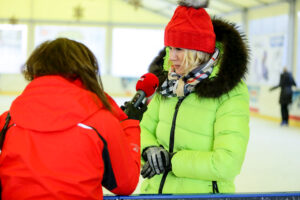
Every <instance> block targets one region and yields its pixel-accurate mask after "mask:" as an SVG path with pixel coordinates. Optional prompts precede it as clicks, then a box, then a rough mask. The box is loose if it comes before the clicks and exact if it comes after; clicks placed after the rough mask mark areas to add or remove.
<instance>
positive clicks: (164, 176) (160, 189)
mask: <svg viewBox="0 0 300 200" xmlns="http://www.w3.org/2000/svg"><path fill="white" fill-rule="evenodd" d="M184 98H185V97H183V98H179V99H178V102H177V104H176V106H175V112H174V115H173V120H172V127H171V132H170V140H169V153H171V154H172V153H173V151H174V142H175V127H176V119H177V114H178V110H179V107H180V105H181V103H182V102H183V100H184ZM170 162H171V161H170ZM169 171H170V170H166V171H165V172H164V174H163V176H162V178H161V181H160V184H159V189H158V194H162V191H163V187H164V185H165V182H166V179H167V176H168V173H169Z"/></svg>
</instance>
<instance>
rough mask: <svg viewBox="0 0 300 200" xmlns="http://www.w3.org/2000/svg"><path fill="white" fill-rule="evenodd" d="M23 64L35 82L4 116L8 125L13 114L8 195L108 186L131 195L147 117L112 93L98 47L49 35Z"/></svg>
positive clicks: (3, 161) (7, 146)
mask: <svg viewBox="0 0 300 200" xmlns="http://www.w3.org/2000/svg"><path fill="white" fill-rule="evenodd" d="M22 71H23V74H24V75H25V78H26V79H27V80H29V81H30V83H29V84H28V85H27V87H26V88H25V89H24V91H23V92H22V94H21V95H20V96H18V97H17V98H16V99H15V100H14V101H13V103H12V105H11V107H10V109H9V111H8V112H5V113H3V114H2V115H1V117H0V126H1V128H0V129H2V127H3V126H4V123H5V119H6V117H7V114H8V113H9V114H10V116H11V120H10V122H9V126H8V130H7V132H6V136H5V140H4V143H3V148H2V152H1V155H0V179H1V186H2V200H8V199H9V200H11V199H13V200H21V199H43V200H50V199H55V200H60V199H68V200H77V199H78V200H79V199H80V200H82V199H85V200H96V199H102V198H103V192H102V186H104V187H105V188H107V189H108V190H110V191H111V192H113V193H114V194H118V195H129V194H131V193H132V192H133V191H134V190H135V188H136V186H137V184H138V181H139V172H140V127H139V121H138V120H134V119H129V118H130V116H127V115H126V114H125V113H124V112H123V111H122V110H121V109H120V108H119V107H118V106H117V104H116V103H115V102H114V101H113V99H112V98H111V97H110V96H109V95H107V94H106V93H105V92H104V90H103V87H102V83H101V79H100V77H99V73H98V72H99V68H98V64H97V60H96V58H95V56H94V55H93V53H92V52H91V51H90V50H89V49H88V48H87V47H86V46H85V45H83V44H82V43H79V42H76V41H73V40H69V39H67V38H58V39H55V40H53V41H46V42H44V43H42V44H41V45H40V46H38V47H37V48H36V49H35V50H34V52H33V53H32V54H31V56H30V57H29V58H28V60H27V62H26V64H25V65H24V67H23V69H22ZM128 115H129V114H128Z"/></svg>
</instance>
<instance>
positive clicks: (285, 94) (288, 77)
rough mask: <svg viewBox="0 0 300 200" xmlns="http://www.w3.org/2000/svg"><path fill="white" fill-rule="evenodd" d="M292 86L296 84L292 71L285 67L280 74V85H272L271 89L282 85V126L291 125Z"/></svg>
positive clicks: (280, 101)
mask: <svg viewBox="0 0 300 200" xmlns="http://www.w3.org/2000/svg"><path fill="white" fill-rule="evenodd" d="M292 86H296V83H295V81H294V79H293V76H292V74H291V73H289V72H288V70H287V68H286V67H284V68H283V72H282V73H281V74H280V81H279V85H277V86H275V87H272V88H271V89H270V91H272V90H275V89H277V88H279V87H280V89H281V90H280V98H279V103H280V107H281V123H280V125H281V126H288V125H289V109H288V105H289V104H291V103H292V97H293V90H292Z"/></svg>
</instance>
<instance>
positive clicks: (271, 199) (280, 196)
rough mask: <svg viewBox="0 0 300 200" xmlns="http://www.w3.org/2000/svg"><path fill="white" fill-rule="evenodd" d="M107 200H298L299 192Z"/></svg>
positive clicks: (116, 198)
mask: <svg viewBox="0 0 300 200" xmlns="http://www.w3.org/2000/svg"><path fill="white" fill-rule="evenodd" d="M103 199H107V200H122V199H124V200H125V199H127V200H130V199H132V200H134V199H137V200H158V199H170V200H171V199H172V200H196V199H201V200H202V199H209V200H300V192H287V193H260V194H258V193H252V194H199V195H132V196H104V197H103Z"/></svg>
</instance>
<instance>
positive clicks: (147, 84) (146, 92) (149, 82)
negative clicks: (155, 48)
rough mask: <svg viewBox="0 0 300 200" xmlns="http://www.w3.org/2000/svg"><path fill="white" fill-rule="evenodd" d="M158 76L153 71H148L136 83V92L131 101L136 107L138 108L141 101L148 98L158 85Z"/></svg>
mask: <svg viewBox="0 0 300 200" xmlns="http://www.w3.org/2000/svg"><path fill="white" fill-rule="evenodd" d="M158 83H159V81H158V78H157V76H155V75H154V74H152V73H146V74H144V75H143V76H141V77H140V78H139V80H138V82H137V83H136V87H135V89H136V94H135V95H134V97H133V98H132V100H131V101H130V103H131V104H133V106H134V107H135V108H138V107H139V106H140V104H141V103H143V101H144V100H145V99H146V98H147V97H150V96H151V95H152V94H153V93H154V92H155V90H156V88H157V87H158Z"/></svg>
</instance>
